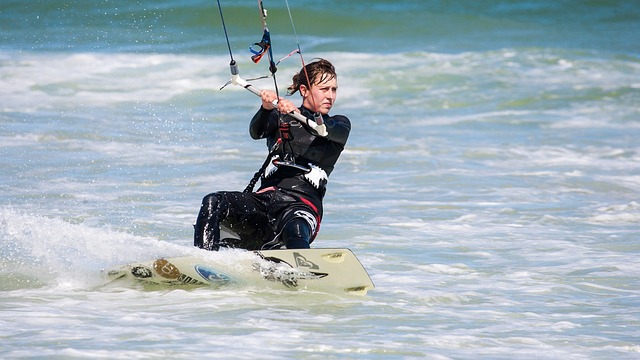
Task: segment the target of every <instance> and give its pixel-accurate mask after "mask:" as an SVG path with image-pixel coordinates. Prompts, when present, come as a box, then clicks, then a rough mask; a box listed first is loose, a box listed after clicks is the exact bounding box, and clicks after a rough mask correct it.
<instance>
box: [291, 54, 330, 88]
mask: <svg viewBox="0 0 640 360" xmlns="http://www.w3.org/2000/svg"><path fill="white" fill-rule="evenodd" d="M305 69H306V70H307V72H306V74H305ZM307 75H309V81H311V84H308V83H307ZM337 77H338V75H337V74H336V69H335V68H334V67H333V64H331V63H330V62H329V61H328V60H325V59H314V60H313V61H312V62H310V63H308V64H307V65H305V67H303V68H302V69H300V71H299V72H298V73H297V74H295V75H293V79H292V80H293V84H291V85H289V87H288V88H287V90H288V93H289V95H293V94H295V93H296V91H299V90H300V86H302V85H304V86H305V87H306V88H307V89H310V88H311V86H310V85H316V84H320V83H323V82H325V81H329V80H331V79H334V78H337Z"/></svg>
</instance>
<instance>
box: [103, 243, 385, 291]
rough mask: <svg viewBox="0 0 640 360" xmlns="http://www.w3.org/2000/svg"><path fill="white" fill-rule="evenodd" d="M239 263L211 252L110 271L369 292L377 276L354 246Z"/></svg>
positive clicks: (187, 281)
mask: <svg viewBox="0 0 640 360" xmlns="http://www.w3.org/2000/svg"><path fill="white" fill-rule="evenodd" d="M254 253H255V254H256V256H252V257H250V258H248V257H241V259H239V260H238V263H235V264H230V263H229V262H228V261H226V262H220V261H218V262H216V261H214V260H212V259H211V258H207V257H205V256H184V257H175V258H160V259H155V260H151V261H145V262H140V263H132V264H128V265H123V266H120V267H116V268H113V269H109V270H107V271H106V275H107V277H108V279H109V280H111V281H116V280H119V281H126V280H129V281H133V282H136V283H142V284H145V285H151V286H159V287H185V286H187V287H188V286H211V287H220V286H224V285H226V284H230V283H235V284H255V285H259V284H276V285H278V286H284V287H286V288H291V289H309V290H318V291H327V292H335V291H338V292H346V293H350V294H358V295H365V294H366V293H367V291H369V290H371V289H373V288H374V285H373V282H372V281H371V278H370V277H369V275H368V274H367V272H366V270H365V269H364V267H362V264H360V261H359V260H358V259H357V258H356V256H355V255H354V254H353V253H352V252H351V250H349V249H295V250H264V251H255V252H254Z"/></svg>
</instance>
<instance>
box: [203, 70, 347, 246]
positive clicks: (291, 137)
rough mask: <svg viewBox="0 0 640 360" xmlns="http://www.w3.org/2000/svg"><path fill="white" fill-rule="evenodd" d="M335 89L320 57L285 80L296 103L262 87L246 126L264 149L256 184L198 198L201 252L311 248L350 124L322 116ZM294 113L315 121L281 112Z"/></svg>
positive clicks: (331, 73) (334, 81)
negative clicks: (298, 102)
mask: <svg viewBox="0 0 640 360" xmlns="http://www.w3.org/2000/svg"><path fill="white" fill-rule="evenodd" d="M337 90H338V81H337V75H336V72H335V68H334V67H333V65H332V64H331V63H330V62H329V61H327V60H324V59H319V60H316V61H314V62H311V63H309V64H307V65H306V66H304V67H303V68H302V69H301V70H300V72H298V74H296V75H295V76H294V77H293V84H292V85H291V86H289V94H294V93H296V92H299V93H300V95H301V96H302V99H303V100H302V106H301V107H300V108H296V107H295V105H294V104H293V103H292V102H291V101H289V100H286V99H284V98H279V99H277V95H276V93H275V92H273V91H268V90H263V91H261V96H260V97H261V100H262V105H261V107H260V110H258V112H257V113H256V114H255V115H254V116H253V118H252V119H251V123H250V126H249V133H250V135H251V137H252V138H253V139H256V140H257V139H266V140H267V146H268V148H269V149H270V150H271V152H270V154H269V156H268V158H267V161H266V162H265V165H264V166H263V168H262V169H261V170H262V172H261V185H260V187H259V189H258V191H256V192H251V191H252V190H253V183H252V184H250V187H249V188H247V190H245V192H237V191H222V192H216V193H212V194H209V195H207V196H205V197H204V199H203V200H202V206H201V208H200V213H199V215H198V219H197V221H196V225H195V236H194V245H195V246H198V247H200V248H204V249H207V250H218V249H219V248H220V247H234V248H243V249H248V250H259V249H280V248H283V247H285V248H287V249H303V248H309V247H310V243H311V242H313V240H314V238H315V237H316V235H317V233H318V230H319V228H320V221H321V219H322V213H323V209H322V199H323V198H324V194H325V191H326V184H327V180H328V176H329V175H330V174H331V172H332V171H333V168H334V165H335V163H336V161H337V160H338V158H339V156H340V153H341V152H342V150H343V149H344V146H345V144H346V142H347V138H348V136H349V132H350V130H351V123H350V122H349V119H347V118H346V117H345V116H341V115H336V116H329V110H331V108H332V107H333V104H334V103H335V100H336V94H337ZM276 100H277V108H276V107H275V106H274V102H275V101H276ZM293 112H297V113H300V114H302V115H304V116H305V117H306V118H307V119H314V115H315V119H316V121H314V120H307V121H299V120H297V119H295V118H294V117H292V116H291V115H288V114H291V113H293ZM283 114H284V115H283ZM318 124H321V125H320V126H317V125H318Z"/></svg>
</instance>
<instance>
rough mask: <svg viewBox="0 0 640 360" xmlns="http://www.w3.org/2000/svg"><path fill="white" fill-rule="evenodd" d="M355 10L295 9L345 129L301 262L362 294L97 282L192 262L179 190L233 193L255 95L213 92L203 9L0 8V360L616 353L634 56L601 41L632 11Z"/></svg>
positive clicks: (633, 236)
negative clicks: (125, 268)
mask: <svg viewBox="0 0 640 360" xmlns="http://www.w3.org/2000/svg"><path fill="white" fill-rule="evenodd" d="M364 3H369V2H356V1H354V2H348V3H344V4H343V3H335V2H331V3H329V4H327V7H326V8H323V7H321V6H320V5H317V4H316V5H312V4H311V3H309V2H302V4H296V3H294V2H293V1H291V6H292V10H295V9H296V6H299V7H303V5H304V6H305V9H306V10H304V15H302V14H298V15H297V16H296V12H295V11H294V16H295V17H296V19H299V20H297V21H299V22H298V23H296V25H297V27H298V31H299V32H300V35H301V36H300V37H301V42H302V45H303V48H304V46H307V47H308V48H309V49H310V50H309V51H308V52H305V57H306V58H308V59H311V58H313V57H316V56H322V57H326V58H328V59H330V60H331V61H333V62H334V63H335V65H336V67H337V69H338V72H339V74H340V75H339V85H340V88H339V97H338V103H337V105H336V106H335V108H334V110H333V113H336V114H337V113H340V114H345V115H347V116H348V117H349V118H350V119H351V121H352V123H353V132H352V135H351V138H350V139H349V143H348V146H347V149H346V150H345V152H344V153H343V155H342V157H341V159H340V161H339V163H338V165H337V167H336V171H335V172H334V173H333V174H332V176H331V179H330V183H329V188H328V195H327V197H326V201H325V218H324V220H323V224H322V230H321V233H320V235H319V237H318V239H317V241H316V242H315V243H314V246H315V247H348V248H350V249H352V250H353V251H354V253H355V254H356V255H357V256H358V257H359V259H360V260H361V262H362V263H363V265H364V266H365V267H366V268H367V270H368V272H369V274H370V275H371V277H372V279H373V281H374V282H375V284H376V289H375V290H374V291H371V292H370V293H369V294H368V295H367V296H366V297H358V296H349V295H341V294H331V293H316V292H310V291H304V290H303V291H288V290H280V289H275V288H271V287H261V286H238V285H236V286H229V287H226V288H221V289H211V288H197V289H191V290H157V291H151V290H145V289H142V288H137V287H133V286H123V285H120V286H113V285H110V284H106V282H105V280H104V278H103V276H102V272H101V270H102V269H104V268H108V267H111V266H115V265H119V264H124V263H128V262H131V261H140V260H148V259H151V258H154V257H159V256H180V255H189V254H195V253H199V250H196V249H194V248H193V247H192V246H191V244H192V224H193V222H194V220H195V216H196V213H197V210H198V206H199V203H200V200H201V198H202V197H203V196H204V195H206V194H207V193H209V192H212V191H216V190H241V189H243V188H244V187H245V185H246V184H247V182H248V181H249V179H250V178H251V176H252V175H253V173H254V172H255V171H256V170H257V168H258V167H259V166H260V164H261V163H262V161H263V157H264V156H265V153H266V147H265V145H264V143H263V142H257V141H252V140H251V139H250V138H249V136H248V122H249V119H250V117H251V116H252V114H253V113H254V112H255V110H256V109H257V108H258V106H259V102H258V100H257V98H255V97H254V96H253V95H252V94H250V93H249V92H246V91H245V90H243V89H240V88H233V87H228V88H225V89H224V90H223V91H220V90H219V88H220V87H221V86H222V85H223V84H224V83H225V82H226V81H227V80H228V78H229V72H228V71H229V70H228V62H229V57H228V54H227V53H226V45H225V44H224V42H223V41H224V37H223V36H222V30H221V28H220V27H219V25H220V24H219V20H218V18H217V17H216V16H217V13H216V11H217V8H215V3H212V4H209V3H206V4H205V3H204V2H181V3H178V2H171V1H166V2H163V3H162V4H161V5H157V4H156V5H155V7H154V8H151V7H150V6H145V5H142V4H133V3H131V4H128V3H125V2H123V3H122V4H113V5H112V6H111V7H110V5H109V4H108V3H100V4H98V5H96V7H95V8H91V9H84V8H82V7H83V6H84V7H86V5H82V4H76V3H73V4H72V5H69V6H66V7H65V6H63V5H62V3H60V4H58V5H56V4H55V3H53V5H51V7H46V6H44V5H43V4H40V3H34V4H35V5H34V9H32V11H31V12H29V11H27V10H25V9H24V7H23V6H20V3H19V2H15V1H14V2H10V3H9V4H8V5H2V6H0V9H2V12H0V14H1V15H2V17H3V20H2V21H3V22H4V21H5V20H6V21H9V20H8V19H12V20H11V21H12V22H11V24H12V26H10V27H7V28H5V26H3V27H2V34H3V36H4V38H2V42H1V43H0V44H1V45H2V46H1V47H0V110H1V112H0V126H1V128H0V169H1V170H0V190H1V191H0V309H1V311H0V324H1V325H2V326H1V327H0V339H2V340H1V342H0V357H2V358H42V357H46V358H110V359H113V358H121V359H130V358H182V359H187V358H189V359H191V358H216V357H219V358H252V357H256V356H257V357H259V358H267V359H268V358H317V359H325V358H433V359H461V358H491V359H495V358H499V359H513V358H521V359H528V358H534V357H535V358H547V359H558V358H570V359H593V358H601V359H611V358H617V359H635V358H637V357H638V356H639V354H640V311H639V310H638V309H639V308H640V277H639V276H638V274H639V273H640V265H639V264H640V242H639V241H638V240H639V235H640V231H639V226H638V224H639V223H640V196H639V195H638V194H639V193H640V142H638V139H639V138H640V116H639V115H640V111H639V110H638V109H639V108H638V104H640V59H639V58H638V54H639V51H638V50H639V49H638V47H637V45H634V43H633V42H632V41H628V42H625V41H622V40H623V38H625V37H627V36H629V37H630V38H637V35H638V26H637V23H638V19H639V17H638V12H637V10H636V11H635V12H634V11H633V10H632V9H630V8H626V6H625V5H621V4H618V3H617V2H603V3H602V4H601V6H600V7H597V8H590V7H589V6H595V5H589V6H587V5H584V7H578V8H577V9H574V8H573V5H570V4H567V5H565V6H568V7H569V8H570V9H571V11H569V10H567V9H566V8H563V7H562V5H561V4H560V5H554V4H559V3H556V2H535V3H534V2H532V3H530V4H528V5H527V3H519V5H518V4H516V3H513V4H512V3H511V2H501V3H499V4H496V5H493V6H482V5H476V4H477V3H476V2H469V3H465V2H463V3H460V4H461V5H459V6H458V7H454V6H453V5H450V6H449V7H447V6H445V5H442V4H440V5H438V4H435V3H434V4H432V3H431V2H411V1H405V2H388V4H387V2H383V1H378V2H373V3H374V4H373V5H372V6H373V7H372V9H373V10H371V11H356V10H359V9H362V8H367V7H366V6H365V5H366V4H364ZM126 4H128V5H126ZM185 4H191V6H188V5H185ZM223 4H224V2H223ZM314 4H315V3H314ZM339 4H342V5H339ZM349 4H350V5H349ZM394 4H395V5H394ZM536 4H537V5H536ZM265 5H266V6H268V5H269V4H268V3H265ZM273 6H274V7H275V9H273V10H271V13H270V19H271V22H272V23H273V24H274V25H273V26H272V28H276V29H279V32H278V33H279V34H285V35H287V36H283V37H282V38H281V39H280V40H279V41H280V42H279V43H278V44H283V43H284V44H286V46H285V45H282V46H281V49H282V50H280V51H279V53H280V52H282V53H286V52H288V51H289V48H293V47H295V40H294V38H293V37H292V36H291V28H290V24H289V19H288V15H286V12H284V11H285V8H284V5H283V4H280V3H278V4H277V5H276V4H274V5H273ZM340 6H343V8H341V7H340ZM556 6H557V7H559V8H556ZM116 8H117V10H115V9H116ZM65 9H66V10H65ZM71 9H76V10H77V11H72V10H71ZM331 9H333V10H331ZM554 9H557V10H559V12H558V13H556V11H555V10H554ZM225 10H226V11H227V14H228V18H229V27H230V29H233V30H234V31H235V34H236V37H233V38H232V41H233V42H234V44H235V45H237V48H235V51H236V53H237V57H238V60H239V63H240V70H241V72H242V74H243V76H245V77H252V76H257V75H263V74H264V72H265V71H266V66H257V65H254V64H252V63H251V62H250V61H248V55H247V54H246V52H247V51H246V47H245V46H244V44H245V43H247V44H250V43H252V42H253V41H256V40H259V39H257V38H259V37H260V24H259V19H257V14H256V13H257V9H255V4H254V3H253V2H250V4H249V3H247V4H244V3H243V4H242V5H237V6H235V7H234V6H229V7H225ZM591 10H593V11H591ZM298 11H303V10H300V9H299V8H298ZM312 11H319V12H321V14H323V15H327V16H328V15H331V16H332V17H333V19H334V21H335V22H332V23H331V24H332V27H331V29H329V30H323V29H322V27H321V26H319V25H318V24H305V22H304V21H303V20H302V19H303V18H306V17H305V16H306V15H308V14H309V13H310V12H312ZM394 11H399V12H400V13H399V14H400V15H402V16H410V15H409V14H415V13H416V12H417V13H419V14H422V15H424V16H426V19H427V20H429V21H428V22H426V23H422V22H415V23H413V24H414V27H413V28H412V27H411V26H405V25H410V24H398V21H394V20H393V19H389V18H388V17H386V18H385V17H384V16H382V14H385V12H390V13H391V14H393V12H394ZM118 12H119V13H118ZM351 12H352V13H351ZM100 14H105V17H104V18H103V17H101V16H100ZM123 14H125V15H126V14H133V15H131V16H132V17H127V16H125V15H123ZM243 14H251V16H255V18H253V17H251V18H250V21H249V20H247V21H246V24H252V25H253V26H255V28H248V27H249V25H242V26H241V20H242V19H244V18H243ZM278 14H280V15H278ZM349 14H350V15H349ZM558 14H570V15H567V17H566V18H562V17H561V16H560V15H558ZM241 15H242V16H241ZM400 15H398V16H399V18H402V17H401V16H400ZM36 17H37V18H36ZM85 18H89V19H90V20H91V23H93V24H94V25H95V26H93V27H91V26H89V24H88V23H87V22H86V21H85V20H84V19H85ZM345 18H347V19H349V18H351V19H352V20H353V23H352V24H351V25H348V23H345V22H344V21H343V20H344V19H345ZM409 18H410V19H412V18H411V17H409ZM17 19H24V20H25V21H24V24H31V25H32V27H27V26H25V25H24V24H23V25H19V24H22V23H21V22H20V21H18V20H17ZM55 19H59V20H58V21H57V22H56V20H55ZM131 19H133V20H131ZM181 19H185V21H181ZM382 19H385V20H384V21H382ZM461 19H466V20H467V22H466V24H467V25H466V26H467V27H468V29H467V30H468V31H467V32H466V33H465V34H468V36H467V35H465V34H463V32H462V31H461V30H456V29H457V28H456V27H455V26H453V25H451V24H450V23H451V22H452V21H454V22H457V23H460V21H461ZM339 20H340V21H339ZM132 21H133V22H132ZM412 21H413V20H412ZM39 22H46V25H47V26H48V27H47V26H42V27H38V26H36V27H35V28H34V27H33V25H34V24H36V25H37V24H39ZM377 22H378V26H377V27H375V26H374V27H373V28H371V26H373V25H371V24H372V23H374V24H375V23H377ZM409 22H410V23H411V21H409ZM7 23H9V22H7ZM416 24H418V25H416ZM634 24H635V25H634ZM14 25H15V26H14ZM341 28H343V29H345V30H343V31H341V30H340V29H341ZM45 29H48V30H46V31H45ZM78 29H80V30H82V31H77V30H78ZM134 29H139V30H144V31H138V32H136V31H132V30H134ZM203 29H204V30H203ZM367 29H369V30H367ZM411 29H413V30H411ZM438 29H440V30H442V31H438ZM604 29H607V31H609V32H610V38H611V41H607V39H608V37H607V34H606V33H605V31H604ZM623 29H626V30H624V31H627V32H623ZM392 30H393V31H392ZM578 30H579V31H578ZM203 31H207V32H210V33H211V35H210V36H211V38H210V39H209V38H208V35H207V36H204V35H203V34H207V33H206V32H204V33H203ZM272 31H273V30H272ZM412 31H413V32H415V33H416V34H418V35H421V36H420V37H418V38H411V37H410V36H409V35H411V33H412ZM347 32H349V33H347ZM378 32H379V33H378ZM274 33H275V31H274ZM278 33H276V34H278ZM71 34H75V35H74V36H75V41H73V40H72V39H71ZM348 34H352V35H351V36H347V35H348ZM45 35H46V36H45ZM147 35H148V36H147ZM232 35H233V33H232ZM632 35H633V36H635V37H633V36H632ZM371 36H374V37H377V38H378V40H380V39H381V41H375V39H374V40H372V38H371ZM256 37H257V38H256ZM621 38H622V40H621ZM107 40H109V41H107ZM274 41H275V40H274ZM378 43H381V44H382V45H380V46H376V45H375V44H378ZM274 48H276V49H277V47H276V44H275V43H274ZM297 61H298V60H297V59H296V57H292V58H290V59H287V60H286V61H284V62H283V63H282V64H281V65H280V67H279V71H278V80H279V83H280V86H281V87H284V86H285V85H287V84H288V81H289V79H290V76H291V75H292V74H293V73H294V72H295V70H296V69H297V68H298V67H299V64H298V63H297ZM272 84H273V83H272V82H271V81H270V80H261V81H260V82H256V85H257V86H259V87H265V88H267V87H271V86H272ZM294 100H295V99H294ZM295 101H297V100H295ZM208 256H210V257H211V258H212V260H215V261H220V262H224V263H225V264H227V265H228V264H233V263H234V261H236V260H238V259H242V258H245V257H246V256H248V255H247V254H243V253H238V252H225V253H211V254H208Z"/></svg>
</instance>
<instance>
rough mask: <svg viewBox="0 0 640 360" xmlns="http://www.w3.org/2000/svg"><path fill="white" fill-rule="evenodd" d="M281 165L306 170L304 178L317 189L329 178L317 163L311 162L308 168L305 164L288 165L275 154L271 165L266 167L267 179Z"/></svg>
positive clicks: (265, 176)
mask: <svg viewBox="0 0 640 360" xmlns="http://www.w3.org/2000/svg"><path fill="white" fill-rule="evenodd" d="M279 166H291V167H295V168H297V169H301V170H304V174H303V176H304V178H305V179H306V180H307V181H308V182H309V183H310V184H311V185H313V187H315V188H316V189H320V187H321V186H323V185H324V184H325V183H326V182H327V179H328V178H329V176H328V175H327V173H326V172H325V171H324V170H323V169H322V168H321V167H319V166H317V165H313V164H311V163H309V167H308V168H304V167H303V166H301V165H297V164H291V165H288V164H287V163H286V162H282V161H280V156H278V155H275V156H273V157H272V158H271V161H269V165H267V168H266V169H264V178H265V179H266V178H268V177H269V176H271V175H273V174H274V173H275V172H276V171H277V170H278V167H279Z"/></svg>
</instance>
